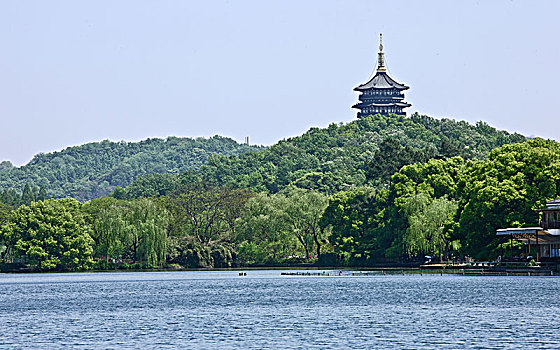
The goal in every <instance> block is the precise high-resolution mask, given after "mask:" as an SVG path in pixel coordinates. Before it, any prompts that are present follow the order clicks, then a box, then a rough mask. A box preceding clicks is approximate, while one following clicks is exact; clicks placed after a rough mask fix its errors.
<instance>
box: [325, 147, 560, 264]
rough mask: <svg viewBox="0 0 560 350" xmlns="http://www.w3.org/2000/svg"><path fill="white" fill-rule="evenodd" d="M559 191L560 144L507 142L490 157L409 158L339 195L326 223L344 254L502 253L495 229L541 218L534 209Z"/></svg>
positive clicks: (375, 258) (357, 260) (360, 257)
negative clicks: (381, 181) (383, 177)
mask: <svg viewBox="0 0 560 350" xmlns="http://www.w3.org/2000/svg"><path fill="white" fill-rule="evenodd" d="M558 197H560V145H559V144H558V143H555V142H553V141H550V140H542V139H535V140H530V141H527V142H524V143H518V144H514V145H506V146H503V147H501V148H497V149H495V150H493V151H492V152H491V153H490V156H489V157H488V159H486V160H483V161H467V162H465V161H463V159H462V158H459V157H454V158H450V159H447V160H439V159H432V160H430V161H428V162H426V163H416V164H412V165H407V166H404V167H403V168H402V169H400V171H399V172H397V173H396V174H394V175H393V177H392V184H391V186H390V187H389V188H387V189H382V190H381V191H379V192H378V193H376V192H375V191H374V189H369V190H368V189H354V190H351V191H346V192H340V193H337V194H336V195H334V196H333V197H332V198H331V200H330V202H329V206H328V207H327V209H326V210H325V213H324V214H323V219H322V224H323V225H324V226H329V225H330V226H331V227H332V231H333V234H332V236H331V242H332V244H333V245H334V250H335V252H337V253H339V254H340V255H341V258H342V259H343V260H342V262H343V263H344V262H346V263H348V264H353V265H356V264H369V263H370V262H379V261H386V260H393V261H395V260H397V261H398V260H401V261H402V260H408V259H412V260H419V259H421V258H422V256H423V255H424V254H428V255H439V256H441V257H444V258H445V257H449V256H451V255H455V256H458V255H464V254H467V255H470V256H473V257H475V258H477V259H491V258H495V257H497V256H498V255H503V254H504V252H503V250H502V249H503V245H502V244H501V242H500V239H499V238H498V237H497V236H496V229H499V228H504V227H523V226H537V225H538V214H537V211H536V210H535V209H538V208H542V207H544V204H545V202H546V201H547V200H551V199H554V198H558Z"/></svg>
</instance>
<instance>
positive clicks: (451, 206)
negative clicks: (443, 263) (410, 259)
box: [404, 193, 457, 260]
mask: <svg viewBox="0 0 560 350" xmlns="http://www.w3.org/2000/svg"><path fill="white" fill-rule="evenodd" d="M404 209H405V211H406V214H407V217H408V222H409V227H408V229H407V230H406V233H405V235H404V243H405V246H406V250H407V252H408V254H409V255H411V256H414V255H418V254H433V253H439V256H440V260H441V257H442V255H443V253H444V251H446V250H447V248H448V246H449V243H450V242H449V238H450V237H449V232H448V230H446V224H448V223H449V221H450V220H451V219H452V218H453V216H454V215H455V213H456V212H457V202H456V201H453V200H449V199H447V198H445V197H442V198H436V199H434V200H431V199H430V197H429V196H428V195H427V194H425V193H420V194H417V195H415V196H413V197H411V198H409V200H408V201H407V202H406V204H405V206H404Z"/></svg>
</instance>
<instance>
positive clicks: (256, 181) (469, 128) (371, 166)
mask: <svg viewBox="0 0 560 350" xmlns="http://www.w3.org/2000/svg"><path fill="white" fill-rule="evenodd" d="M525 140H526V138H525V137H524V136H522V135H519V134H510V133H508V132H506V131H498V130H496V129H495V128H493V127H490V126H489V125H488V124H486V123H484V122H478V123H476V125H472V124H469V123H467V122H464V121H455V120H451V119H435V118H432V117H429V116H425V115H419V114H413V115H412V116H411V117H408V118H405V117H402V116H397V115H390V116H381V115H375V116H370V117H367V118H362V119H359V120H355V121H352V122H350V123H348V124H344V125H343V124H338V125H337V124H331V125H330V126H328V127H327V128H312V129H310V130H309V131H308V132H306V133H305V134H303V135H301V136H298V137H294V138H290V139H287V140H282V141H280V142H278V143H277V144H275V145H273V146H271V147H270V148H268V149H265V150H263V151H262V152H258V153H247V154H242V155H239V156H234V157H225V156H219V155H213V156H211V157H209V159H208V162H207V163H206V164H205V165H204V166H202V167H201V174H200V175H201V176H202V177H203V179H204V180H206V181H207V182H209V183H212V184H215V185H227V186H230V187H235V188H248V189H251V190H253V191H257V192H269V193H275V192H278V191H280V190H282V189H283V188H285V187H286V186H287V185H289V184H292V185H294V186H296V187H299V188H303V189H314V190H319V191H321V192H324V193H328V194H333V193H336V192H338V191H341V190H347V189H349V188H352V187H354V186H360V185H365V184H367V185H370V186H375V187H377V186H386V185H388V184H389V182H390V181H391V180H390V179H391V176H392V175H393V174H394V173H395V172H396V171H398V170H399V169H400V168H401V167H402V166H403V165H406V164H411V163H416V162H425V161H427V160H428V159H432V158H436V159H447V158H450V157H454V156H461V157H463V158H464V159H485V158H486V156H487V155H488V154H489V153H490V151H491V150H492V149H494V148H496V147H499V146H502V145H505V144H511V143H517V142H522V141H525ZM184 181H185V180H184V179H175V180H174V179H173V178H171V177H166V178H162V177H161V176H153V177H145V178H142V179H141V181H136V182H134V183H133V184H132V185H131V186H130V187H129V188H127V189H126V190H125V193H122V192H121V191H119V193H118V196H117V197H119V198H133V197H137V196H147V197H149V196H150V195H161V194H164V193H165V192H166V191H167V190H168V189H170V188H172V187H173V186H172V185H171V184H172V183H174V182H184Z"/></svg>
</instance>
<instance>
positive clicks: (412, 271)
mask: <svg viewBox="0 0 560 350" xmlns="http://www.w3.org/2000/svg"><path fill="white" fill-rule="evenodd" d="M285 270H292V271H295V272H285V273H282V275H287V276H288V275H289V276H336V275H338V276H355V277H359V276H383V275H424V274H426V275H438V274H439V275H441V276H443V275H463V276H560V271H558V269H552V268H543V267H539V266H534V267H528V266H527V267H507V268H506V267H487V268H484V267H475V266H453V267H449V266H440V265H437V264H435V265H431V266H425V265H424V266H418V267H411V266H391V267H387V266H378V267H376V266H368V267H360V266H344V267H340V266H301V265H289V266H245V267H228V268H156V269H106V270H85V271H38V270H22V269H20V270H11V271H2V272H0V274H52V273H110V272H122V273H127V272H196V271H206V272H211V271H232V272H233V271H238V272H249V271H285ZM300 271H301V272H300ZM240 276H242V275H240ZM245 276H246V275H245Z"/></svg>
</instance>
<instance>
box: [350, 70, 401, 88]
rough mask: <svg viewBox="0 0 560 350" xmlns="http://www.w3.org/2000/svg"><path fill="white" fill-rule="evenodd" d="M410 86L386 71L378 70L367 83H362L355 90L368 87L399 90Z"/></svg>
mask: <svg viewBox="0 0 560 350" xmlns="http://www.w3.org/2000/svg"><path fill="white" fill-rule="evenodd" d="M408 88H409V87H408V86H406V85H404V84H401V83H397V82H396V81H395V80H393V78H391V77H390V76H389V74H387V73H386V72H379V71H378V72H377V73H375V75H374V76H373V78H371V79H370V80H369V81H368V82H367V83H365V84H362V85H360V86H358V87H356V88H354V90H355V91H363V90H368V89H397V90H407V89H408Z"/></svg>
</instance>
